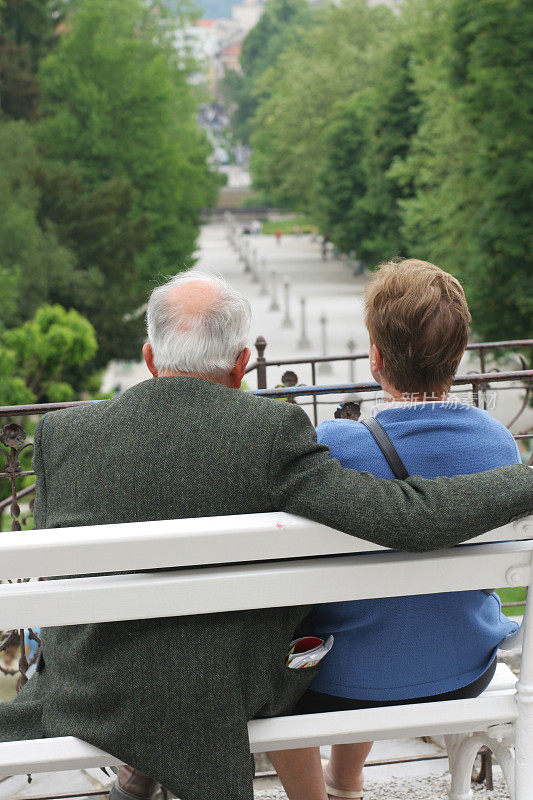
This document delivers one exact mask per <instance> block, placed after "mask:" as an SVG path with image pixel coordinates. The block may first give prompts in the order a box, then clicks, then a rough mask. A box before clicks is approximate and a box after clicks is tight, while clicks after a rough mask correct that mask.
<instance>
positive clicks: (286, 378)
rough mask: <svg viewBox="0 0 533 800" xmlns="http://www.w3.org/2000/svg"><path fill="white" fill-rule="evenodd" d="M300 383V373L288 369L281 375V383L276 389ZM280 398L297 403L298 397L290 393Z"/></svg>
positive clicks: (287, 387) (288, 387)
mask: <svg viewBox="0 0 533 800" xmlns="http://www.w3.org/2000/svg"><path fill="white" fill-rule="evenodd" d="M297 385H298V375H297V374H296V373H295V372H293V371H292V370H290V369H288V370H287V371H286V372H284V373H283V375H282V376H281V383H278V385H277V386H276V389H285V388H286V389H290V388H291V387H292V386H297ZM279 399H280V400H286V401H287V403H296V398H295V397H293V396H292V395H288V396H287V397H280V398H279Z"/></svg>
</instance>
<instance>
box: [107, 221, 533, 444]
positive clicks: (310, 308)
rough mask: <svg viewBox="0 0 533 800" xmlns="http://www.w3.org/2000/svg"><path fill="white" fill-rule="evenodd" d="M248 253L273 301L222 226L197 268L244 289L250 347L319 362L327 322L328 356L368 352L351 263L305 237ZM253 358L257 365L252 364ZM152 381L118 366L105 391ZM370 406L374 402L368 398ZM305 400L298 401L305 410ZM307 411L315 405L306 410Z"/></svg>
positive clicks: (513, 399)
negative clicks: (258, 343) (261, 341)
mask: <svg viewBox="0 0 533 800" xmlns="http://www.w3.org/2000/svg"><path fill="white" fill-rule="evenodd" d="M243 238H244V239H245V241H247V242H249V246H250V248H251V251H253V252H254V253H256V258H257V261H258V263H259V268H260V270H261V271H262V272H263V274H264V275H265V276H266V278H267V280H266V284H267V288H268V290H269V292H270V294H267V295H265V294H264V293H263V289H262V287H261V285H260V284H258V283H254V282H253V281H252V277H251V275H250V274H249V273H248V274H247V273H245V272H244V266H243V265H242V264H241V263H240V261H239V259H238V256H237V254H236V252H235V250H234V249H233V248H232V247H230V245H229V243H228V241H227V237H226V228H225V226H224V224H222V223H214V224H211V225H206V226H204V227H203V229H202V231H201V235H200V239H199V249H198V252H197V254H196V257H197V266H198V267H199V268H203V269H208V270H211V271H214V272H220V273H221V274H223V275H224V276H225V277H226V278H227V279H228V280H229V281H230V283H231V284H232V285H234V286H235V287H236V288H238V289H240V290H241V291H242V292H243V293H244V294H245V295H246V296H247V297H248V298H249V299H250V301H251V304H252V313H253V318H252V329H251V342H254V341H255V339H256V338H257V336H258V335H261V336H264V337H265V339H266V340H267V343H268V345H267V349H266V352H265V356H266V358H267V359H270V360H275V359H283V360H287V359H289V358H305V357H309V356H311V355H321V354H322V352H323V341H322V332H323V326H322V324H321V322H320V320H321V318H322V317H323V316H325V317H326V320H327V322H326V354H327V355H344V354H346V353H348V352H349V347H348V343H349V342H350V341H351V342H353V343H354V346H355V349H356V351H357V352H365V351H366V350H367V349H368V334H367V331H366V328H365V326H364V322H363V294H364V289H365V283H366V279H365V278H363V277H354V276H353V273H352V271H351V270H350V269H349V268H348V266H347V264H346V262H344V261H341V260H338V259H333V258H332V257H331V256H330V257H329V258H328V260H327V261H322V258H321V252H320V245H319V243H318V242H317V241H314V240H313V239H312V237H310V236H308V235H302V236H298V237H297V236H284V237H282V240H281V244H280V245H278V244H276V240H275V237H274V236H263V235H260V236H246V237H243ZM272 272H275V273H276V275H277V282H278V301H279V310H278V311H271V310H270V306H271V300H272V298H271V287H272V280H271V276H272ZM285 279H287V280H288V281H289V319H290V322H291V327H285V326H284V320H285V307H284V287H283V283H284V280H285ZM302 298H304V299H305V301H306V310H307V313H306V322H307V325H306V327H307V331H306V332H307V338H308V345H307V346H306V347H302V346H301V338H302V336H301V334H302V330H301V305H300V301H301V299H302ZM254 357H255V351H254V355H253V356H252V360H254ZM285 369H286V368H283V367H272V368H270V369H269V371H268V385H269V386H275V385H276V384H278V383H280V379H281V375H282V374H283V372H284V371H285ZM293 369H294V370H295V371H296V373H297V375H298V379H299V382H300V383H305V384H309V383H311V369H310V367H309V366H307V365H305V366H295V367H294V368H293ZM469 370H470V371H471V370H474V371H477V370H478V364H477V360H473V359H471V361H470V363H468V362H467V361H465V363H464V364H463V365H462V366H461V370H460V371H461V372H468V371H469ZM148 377H149V373H148V370H147V369H146V367H145V365H144V364H141V363H114V364H112V365H111V367H110V368H109V369H108V372H107V374H106V378H105V385H104V388H105V389H106V390H110V389H111V388H112V387H114V386H116V385H117V384H118V385H119V386H121V388H122V389H126V388H128V387H129V386H132V385H133V384H135V383H138V382H139V381H141V380H145V379H146V378H148ZM370 379H371V376H370V372H369V369H368V362H367V361H360V362H358V364H357V367H356V372H355V380H356V381H366V380H370ZM349 381H350V369H349V366H348V364H347V363H346V362H341V363H335V362H333V363H332V364H331V365H327V366H326V367H322V368H321V367H320V366H319V367H318V375H317V382H318V383H323V384H335V383H346V382H349ZM248 382H249V385H250V388H255V387H256V381H255V376H250V378H249V381H248ZM518 395H519V393H517V392H516V391H512V392H509V391H500V392H498V393H496V395H495V396H494V399H495V405H494V407H491V409H490V410H491V413H492V414H493V415H494V416H495V417H496V418H497V419H499V420H500V421H501V422H503V423H504V424H506V423H508V422H509V421H510V419H511V418H512V417H513V416H514V413H515V412H516V411H517V410H518V407H519V401H518ZM366 396H367V397H368V399H369V402H370V404H371V403H372V399H371V398H370V396H369V395H366ZM341 399H343V398H341V397H340V396H329V397H328V398H327V399H326V398H324V399H323V401H322V402H321V406H320V413H319V420H320V421H321V420H322V419H325V418H331V417H332V416H333V410H334V408H335V406H336V405H337V404H338V402H339V400H341ZM303 404H304V401H303V400H302V401H300V405H303ZM307 410H310V406H309V405H308V406H307ZM532 424H533V409H529V410H528V411H526V412H525V413H524V414H523V415H522V417H521V419H520V422H519V423H518V426H517V427H516V430H518V428H519V429H520V430H523V429H525V428H526V427H527V425H532Z"/></svg>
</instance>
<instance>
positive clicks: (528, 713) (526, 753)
mask: <svg viewBox="0 0 533 800" xmlns="http://www.w3.org/2000/svg"><path fill="white" fill-rule="evenodd" d="M532 580H533V574H532ZM532 580H530V582H529V593H530V594H532V593H533V588H531V587H532ZM522 625H523V626H524V639H523V646H522V667H521V670H520V680H519V682H518V684H517V687H516V702H517V705H518V719H517V720H516V723H515V731H516V764H515V778H516V800H531V797H533V624H531V610H530V608H529V602H528V603H527V605H526V613H525V615H524V620H523V622H522Z"/></svg>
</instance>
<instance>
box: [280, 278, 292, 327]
mask: <svg viewBox="0 0 533 800" xmlns="http://www.w3.org/2000/svg"><path fill="white" fill-rule="evenodd" d="M290 296H291V284H290V281H289V279H288V278H285V280H284V281H283V297H284V305H285V313H284V315H283V319H282V321H281V327H282V328H293V327H294V323H293V321H292V319H291V313H290Z"/></svg>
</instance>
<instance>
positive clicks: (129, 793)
mask: <svg viewBox="0 0 533 800" xmlns="http://www.w3.org/2000/svg"><path fill="white" fill-rule="evenodd" d="M159 788H160V786H159V784H158V783H157V781H154V780H152V778H149V777H148V776H147V775H145V774H144V773H143V772H139V770H138V769H133V767H127V766H123V767H121V768H120V769H119V771H118V778H117V780H116V781H115V783H114V784H113V786H112V787H111V791H110V792H109V800H154V798H155V796H156V794H157V792H158V791H159Z"/></svg>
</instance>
